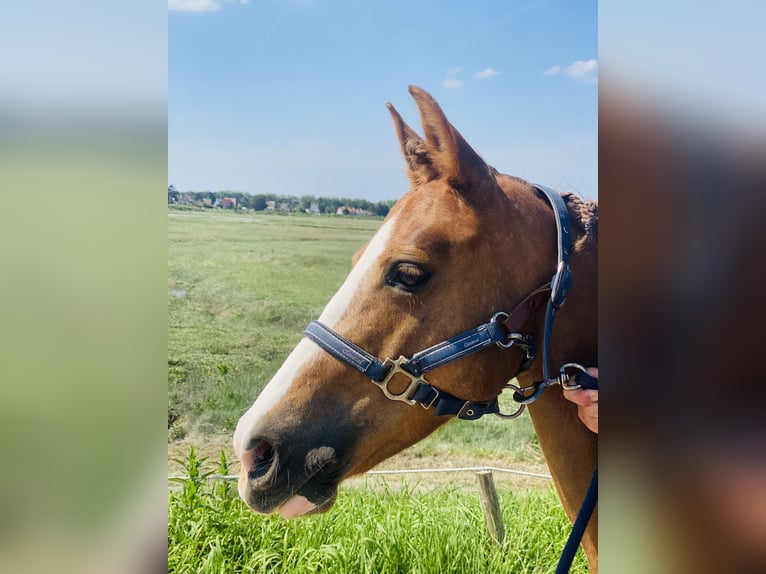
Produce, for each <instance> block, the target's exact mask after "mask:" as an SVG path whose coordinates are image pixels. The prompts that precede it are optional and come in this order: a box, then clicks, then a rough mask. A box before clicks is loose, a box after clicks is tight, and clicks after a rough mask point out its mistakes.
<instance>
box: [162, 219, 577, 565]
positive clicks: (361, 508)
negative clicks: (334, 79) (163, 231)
mask: <svg viewBox="0 0 766 574" xmlns="http://www.w3.org/2000/svg"><path fill="white" fill-rule="evenodd" d="M380 224H381V220H380V219H356V218H350V217H333V216H303V215H278V214H266V213H247V214H237V213H234V212H232V211H221V210H205V211H188V210H176V209H170V210H169V213H168V313H169V319H168V324H169V329H168V389H169V397H168V398H169V405H168V441H169V451H170V452H171V453H173V454H174V455H175V456H182V457H183V456H186V453H187V450H188V448H189V445H195V446H197V447H198V448H199V449H201V450H202V451H203V452H207V453H208V454H209V453H210V452H211V449H210V445H209V444H208V440H209V438H210V437H221V436H223V437H224V438H225V441H226V442H228V436H230V434H231V432H232V430H233V429H234V426H235V425H236V422H237V420H238V419H239V417H240V416H241V414H242V413H243V412H244V411H245V410H246V409H247V408H248V407H249V406H250V405H251V404H252V402H253V401H254V399H255V398H256V396H257V395H258V393H259V392H260V390H261V389H262V388H263V386H264V385H265V384H266V383H267V382H268V380H269V379H270V378H271V376H272V375H273V374H274V372H276V370H277V369H278V367H279V366H280V365H281V363H282V362H283V360H284V359H285V358H286V357H287V355H288V354H289V352H290V351H291V350H292V348H293V347H294V346H295V345H296V344H297V342H298V341H299V340H300V338H301V333H302V330H303V329H304V327H305V326H306V324H307V323H308V322H309V321H311V320H312V319H315V318H316V317H317V316H318V315H319V314H320V313H321V310H322V309H323V307H324V305H325V304H326V303H327V301H329V299H330V297H331V296H332V294H333V293H334V292H335V291H336V290H337V288H338V287H339V286H340V285H341V283H342V282H343V279H344V278H345V276H346V275H347V273H348V272H349V270H350V267H351V257H352V255H353V254H354V252H356V251H357V250H358V249H359V248H360V247H361V246H362V245H363V244H364V243H365V242H366V241H367V240H368V239H369V238H370V237H371V236H372V234H373V233H374V232H375V230H376V229H377V228H378V227H379V225H380ZM215 444H216V445H217V444H219V443H215ZM206 446H207V447H208V448H207V450H206ZM225 450H226V452H227V456H228V457H231V452H230V449H229V448H228V447H226V448H225ZM179 453H181V454H179ZM400 456H404V457H409V458H404V459H399V458H398V457H394V459H392V461H393V462H392V461H389V462H388V463H386V464H388V465H389V467H391V466H393V467H399V468H401V467H402V466H407V465H408V464H407V463H409V462H411V461H412V460H413V459H415V460H417V461H418V463H419V466H421V467H428V466H432V467H444V466H454V465H463V466H465V465H477V464H485V465H495V466H509V465H513V466H517V467H518V466H519V465H522V466H525V465H526V466H531V467H534V469H535V470H540V469H539V466H540V465H541V464H542V456H541V454H540V451H539V447H538V445H537V440H536V437H535V435H534V432H533V430H532V426H531V422H530V420H529V418H528V416H526V415H524V416H522V417H520V418H519V419H516V420H513V421H510V422H509V421H501V420H499V419H497V418H496V417H485V418H483V419H481V420H479V421H476V422H470V423H469V422H463V421H455V422H452V423H450V424H447V425H445V426H444V427H442V428H441V429H439V430H438V431H437V432H436V433H434V435H432V436H431V437H428V438H427V439H426V440H424V441H422V442H420V443H418V444H417V445H415V446H413V447H411V448H410V449H408V451H406V453H405V454H404V455H400ZM397 460H404V461H405V462H399V463H397ZM171 466H172V465H171ZM191 466H194V465H191ZM178 467H179V465H178V464H176V465H175V468H178ZM186 467H187V468H186V470H185V471H184V472H186V473H188V472H189V463H188V461H187V462H186ZM208 470H210V469H208ZM232 470H233V471H236V467H234V468H232ZM203 483H204V484H203ZM469 484H470V485H471V486H470V487H466V486H465V483H460V484H458V481H457V479H455V480H453V479H451V478H449V479H447V481H446V482H445V479H441V480H437V479H432V478H431V476H430V475H422V476H421V477H420V478H419V483H417V484H416V486H413V483H412V482H403V481H402V482H397V481H396V480H390V481H388V482H386V481H382V480H378V479H372V478H370V479H367V480H366V481H364V480H363V481H361V482H359V481H356V482H353V483H351V484H346V485H344V486H342V487H341V489H340V494H339V497H338V502H337V504H336V506H335V508H333V509H332V510H331V511H330V512H328V513H327V514H325V515H322V516H318V517H311V518H306V519H299V520H295V521H291V522H286V521H284V520H282V519H280V518H278V517H265V518H264V517H259V516H256V515H254V514H253V513H251V512H250V511H249V510H247V509H246V508H245V507H244V505H243V504H242V503H241V502H240V501H239V500H237V499H236V497H235V496H233V495H232V493H231V490H230V488H231V487H227V485H226V484H222V483H216V484H207V483H205V481H202V480H201V479H199V480H198V484H195V483H194V481H186V482H185V483H183V484H182V485H181V488H178V487H176V488H175V489H173V490H171V492H170V495H169V496H170V525H169V550H168V551H169V557H170V564H171V571H174V572H333V573H335V572H342V573H356V572H423V573H430V572H433V573H437V572H547V571H551V570H552V569H553V564H554V563H555V560H556V556H557V553H558V552H560V550H561V548H563V545H564V541H565V538H566V534H567V528H568V525H567V521H566V518H565V517H564V513H563V511H562V510H561V508H560V506H559V504H558V501H557V499H556V497H555V494H554V493H553V490H552V486H551V485H550V483H549V482H545V481H539V480H538V481H537V482H536V483H535V485H534V486H533V487H531V488H529V487H528V485H527V487H524V488H522V489H520V490H515V489H514V488H512V487H511V486H509V485H508V484H504V483H503V482H499V483H498V491H499V495H500V499H501V504H502V507H503V512H504V516H505V521H506V529H507V530H508V532H509V535H508V537H507V538H506V544H505V546H504V547H503V548H502V549H500V550H498V549H496V548H494V547H493V546H492V544H491V543H490V542H489V541H488V538H487V534H486V529H485V527H484V523H483V517H482V515H481V509H480V506H479V503H478V493H477V489H476V488H475V486H473V485H475V481H473V482H471V481H470V479H469ZM577 560H578V561H577V562H576V566H577V568H576V569H573V572H578V571H579V572H584V571H585V568H584V566H583V564H584V560H583V559H582V556H578V559H577Z"/></svg>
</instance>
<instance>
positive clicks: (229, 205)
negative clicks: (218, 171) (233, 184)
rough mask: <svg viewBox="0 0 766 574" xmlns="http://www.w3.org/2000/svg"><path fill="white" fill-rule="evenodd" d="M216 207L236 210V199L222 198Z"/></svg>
mask: <svg viewBox="0 0 766 574" xmlns="http://www.w3.org/2000/svg"><path fill="white" fill-rule="evenodd" d="M218 207H220V208H223V209H237V198H236V197H222V198H221V199H220V200H219V201H218Z"/></svg>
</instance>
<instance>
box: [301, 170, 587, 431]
mask: <svg viewBox="0 0 766 574" xmlns="http://www.w3.org/2000/svg"><path fill="white" fill-rule="evenodd" d="M532 187H533V188H534V189H535V190H537V191H539V192H540V193H541V194H542V195H543V196H544V197H545V198H547V200H548V203H550V205H551V207H552V208H553V213H554V215H555V219H556V233H557V236H558V262H557V265H556V271H555V273H554V274H553V277H552V278H551V282H550V283H548V284H545V285H542V286H541V287H538V288H537V289H535V290H534V291H532V293H530V294H529V295H527V296H526V297H525V298H524V299H523V300H522V301H521V302H520V303H519V304H518V305H516V307H515V308H514V309H513V310H512V311H511V312H510V313H505V312H502V311H500V312H497V313H495V314H494V315H493V316H492V318H491V319H490V320H489V322H487V323H484V324H482V325H479V326H478V327H475V328H473V329H470V330H468V331H465V332H464V333H460V334H459V335H456V336H454V337H452V338H451V339H447V340H446V341H443V342H441V343H438V344H436V345H434V346H432V347H429V348H427V349H425V350H423V351H420V352H418V353H415V354H414V355H412V356H411V357H404V356H400V357H399V358H398V359H390V358H389V359H385V360H384V361H381V360H380V359H378V358H377V357H375V356H373V355H371V354H370V353H368V352H367V351H365V350H364V349H362V348H361V347H359V346H357V345H355V344H354V343H352V342H351V341H349V340H348V339H346V338H344V337H343V336H341V335H339V334H338V333H336V332H335V331H333V330H332V329H331V328H329V327H327V326H326V325H323V324H322V323H320V322H319V321H312V322H311V323H309V325H308V327H306V330H305V331H304V333H303V334H304V335H305V336H306V337H307V338H309V339H311V340H312V341H313V342H314V343H316V344H317V345H318V346H319V347H320V348H322V349H323V350H324V351H326V352H327V353H329V354H330V355H332V356H333V357H335V358H336V359H338V360H339V361H341V362H343V363H345V364H346V365H348V366H350V367H353V368H355V369H357V370H358V371H359V372H361V373H362V374H363V375H365V376H366V377H367V378H369V379H370V380H371V381H372V382H373V383H374V384H375V385H377V386H378V387H379V388H380V389H381V390H382V391H383V394H384V395H385V396H386V397H387V398H389V399H391V400H394V401H401V402H404V403H407V404H409V405H414V404H415V403H419V404H420V405H421V406H422V407H423V408H425V409H429V408H431V407H434V414H435V415H436V416H443V415H455V416H457V417H458V418H461V419H465V420H475V419H478V418H480V417H481V416H483V415H485V414H495V415H498V416H500V417H505V418H512V417H515V416H518V415H519V414H521V412H522V410H523V409H524V404H526V403H528V402H531V401H533V400H535V399H536V398H537V397H538V396H539V394H540V393H541V392H542V390H543V389H544V388H545V386H544V385H538V386H536V387H535V391H534V393H533V394H532V395H531V396H526V395H525V394H524V391H525V389H519V388H518V387H516V386H514V385H510V384H507V385H506V387H507V388H513V389H515V392H514V399H515V400H516V401H517V402H519V403H521V404H520V407H519V409H518V411H516V412H514V413H512V414H504V413H501V412H500V407H499V405H498V399H497V398H495V399H493V400H491V401H468V400H465V399H460V398H458V397H455V396H454V395H451V394H449V393H447V392H445V391H441V390H439V389H437V388H436V387H434V386H432V385H431V384H430V383H428V381H426V379H425V378H424V375H425V373H427V372H428V371H430V370H432V369H435V368H437V367H441V366H443V365H446V364H447V363H450V362H452V361H455V360H457V359H461V358H463V357H465V356H467V355H470V354H472V353H475V352H477V351H480V350H482V349H486V348H487V347H490V346H492V345H498V346H499V347H502V348H510V347H518V348H520V349H522V350H523V351H525V359H524V361H523V363H522V365H521V367H520V369H519V371H518V372H517V373H515V374H514V375H512V376H511V377H509V379H512V378H513V377H515V376H516V375H518V374H519V373H520V372H522V371H524V370H525V369H528V368H529V367H530V366H531V364H532V362H533V361H534V360H535V338H534V336H533V335H529V334H523V333H521V332H520V330H521V328H522V327H523V326H524V324H525V323H526V322H527V319H529V317H530V316H531V314H532V313H533V312H534V311H536V310H537V309H539V308H540V307H541V306H542V304H543V303H544V302H545V301H546V300H547V307H546V312H545V324H544V328H543V345H542V363H543V365H542V368H543V379H544V381H550V380H552V379H550V365H549V354H550V349H549V347H550V338H551V331H552V329H553V321H554V319H555V316H556V312H557V311H558V309H559V308H561V306H562V305H563V304H564V301H565V300H566V297H567V295H568V294H569V289H570V287H571V284H572V275H571V273H570V271H569V254H570V251H571V248H572V242H571V230H570V225H569V214H568V213H567V208H566V204H565V203H564V200H563V198H562V197H561V196H560V195H559V194H558V193H557V192H555V191H554V190H552V189H551V188H549V187H546V186H543V185H537V184H533V185H532ZM397 375H403V376H404V377H406V378H409V380H410V382H409V384H408V385H407V388H406V389H405V390H404V391H402V392H399V393H395V392H392V391H391V389H390V388H389V383H390V382H391V381H392V380H393V378H394V377H395V376H397Z"/></svg>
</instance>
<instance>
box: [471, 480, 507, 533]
mask: <svg viewBox="0 0 766 574" xmlns="http://www.w3.org/2000/svg"><path fill="white" fill-rule="evenodd" d="M476 477H477V478H478V479H479V495H480V498H481V508H482V510H483V511H484V518H485V519H486V520H487V530H488V531H489V536H490V537H491V538H492V540H494V541H495V543H497V544H498V545H500V544H502V543H503V539H504V538H505V526H503V515H502V513H501V512H500V501H499V500H498V498H497V490H495V480H494V479H493V478H492V471H489V470H480V471H479V472H477V473H476Z"/></svg>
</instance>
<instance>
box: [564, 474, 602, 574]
mask: <svg viewBox="0 0 766 574" xmlns="http://www.w3.org/2000/svg"><path fill="white" fill-rule="evenodd" d="M597 501H598V467H596V470H594V471H593V477H592V478H591V479H590V485H588V490H587V491H586V493H585V498H583V501H582V505H581V506H580V511H579V512H578V513H577V518H576V519H575V523H574V524H573V525H572V530H571V532H570V533H569V538H567V543H566V546H564V550H563V551H562V552H561V558H559V563H558V565H557V566H556V574H566V573H567V572H569V569H570V568H571V566H572V560H574V557H575V554H577V547H578V546H580V542H582V537H583V535H584V534H585V528H586V527H587V526H588V522H590V517H591V516H593V510H594V509H595V508H596V502H597Z"/></svg>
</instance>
